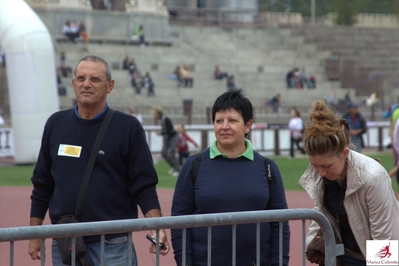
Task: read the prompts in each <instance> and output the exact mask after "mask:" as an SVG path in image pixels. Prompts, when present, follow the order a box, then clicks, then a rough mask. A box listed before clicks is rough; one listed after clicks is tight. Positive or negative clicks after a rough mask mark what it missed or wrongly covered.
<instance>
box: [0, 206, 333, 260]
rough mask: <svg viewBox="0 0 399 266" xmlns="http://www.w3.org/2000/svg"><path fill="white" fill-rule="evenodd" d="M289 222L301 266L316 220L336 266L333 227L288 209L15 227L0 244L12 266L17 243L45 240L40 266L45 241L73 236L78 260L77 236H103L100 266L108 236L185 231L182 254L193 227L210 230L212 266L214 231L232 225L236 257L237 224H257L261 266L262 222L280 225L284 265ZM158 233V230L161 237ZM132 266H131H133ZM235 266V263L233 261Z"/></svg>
mask: <svg viewBox="0 0 399 266" xmlns="http://www.w3.org/2000/svg"><path fill="white" fill-rule="evenodd" d="M288 220H302V265H303V266H305V265H306V258H305V245H306V243H305V230H306V220H314V221H315V222H317V223H318V224H319V225H320V228H321V230H322V232H323V234H324V241H325V265H326V266H333V265H334V266H335V264H336V255H340V254H339V251H338V248H339V246H337V247H336V245H335V238H334V232H333V229H332V227H331V224H330V223H329V221H328V220H327V218H326V217H325V216H324V215H323V214H322V213H321V212H318V211H316V210H313V209H287V210H266V211H248V212H231V213H215V214H203V215H187V216H173V217H172V216H167V217H160V218H141V219H131V220H116V221H104V222H90V223H73V224H59V225H42V226H25V227H12V228H2V229H0V242H10V266H13V265H14V242H15V241H18V240H29V239H42V240H43V241H42V246H41V250H42V251H41V265H42V266H44V265H45V258H46V256H45V255H46V254H45V250H46V249H45V241H44V240H45V239H46V238H58V237H72V257H73V258H74V257H75V253H76V251H75V246H74V245H75V237H76V236H81V235H84V236H89V235H101V251H102V256H101V266H104V265H105V263H104V256H103V254H104V242H105V234H114V233H123V232H134V231H144V230H159V229H176V228H177V229H179V228H180V229H183V243H182V244H183V251H185V245H186V243H185V242H186V241H185V234H186V229H187V228H193V227H208V260H207V261H208V266H210V265H211V248H210V247H211V234H210V232H211V230H210V229H211V228H212V226H219V225H233V226H232V230H233V239H232V249H233V254H235V247H236V246H235V243H236V239H235V229H236V225H238V224H251V223H252V224H254V223H255V224H256V228H257V233H256V235H257V236H256V244H257V245H256V246H257V247H256V248H257V262H256V265H260V256H259V254H260V244H259V243H260V237H261V236H260V223H264V222H279V225H280V226H279V228H280V233H279V251H280V254H279V261H280V262H279V263H280V264H279V265H282V263H283V261H282V260H283V258H282V250H283V233H282V229H283V226H282V225H283V221H288ZM158 234H159V231H157V238H158ZM128 238H129V240H130V241H129V243H132V241H131V240H132V233H129V236H128ZM128 250H129V261H130V262H131V260H132V256H131V254H132V252H131V251H132V244H130V247H129V249H128ZM185 260H186V254H185V253H183V258H182V262H183V263H182V265H185V262H186V261H185ZM72 265H75V260H74V259H72ZM130 265H131V264H130ZM156 265H157V266H159V247H157V253H156ZM233 266H236V265H235V262H234V260H233Z"/></svg>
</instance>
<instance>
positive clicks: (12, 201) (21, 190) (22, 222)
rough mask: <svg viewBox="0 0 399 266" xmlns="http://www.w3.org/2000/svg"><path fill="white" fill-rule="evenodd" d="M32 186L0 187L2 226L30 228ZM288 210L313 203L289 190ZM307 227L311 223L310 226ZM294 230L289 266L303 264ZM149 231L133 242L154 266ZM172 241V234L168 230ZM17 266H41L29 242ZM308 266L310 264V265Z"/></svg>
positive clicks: (5, 251)
mask: <svg viewBox="0 0 399 266" xmlns="http://www.w3.org/2000/svg"><path fill="white" fill-rule="evenodd" d="M31 190H32V189H31V188H30V187H0V227H1V228H4V227H16V226H27V225H29V209H30V198H29V196H30V193H31ZM172 195H173V190H171V189H159V190H158V196H159V200H160V202H161V207H162V210H163V215H164V216H168V215H170V208H171V202H172ZM286 195H287V200H288V207H289V208H312V206H313V204H312V201H311V200H310V198H309V196H308V195H307V194H306V193H305V192H293V191H289V192H287V193H286ZM48 223H49V220H48V218H46V220H45V224H48ZM307 224H308V223H307ZM290 227H291V252H290V256H291V259H290V266H300V265H302V255H301V250H302V244H301V232H302V229H301V228H302V222H301V221H292V222H290ZM146 233H147V232H136V233H134V234H133V239H134V243H135V247H136V251H137V254H138V258H139V265H140V266H152V265H155V262H153V261H155V256H152V258H151V256H150V255H149V252H148V247H149V242H148V241H147V240H146V239H145V234H146ZM168 236H169V239H170V231H168ZM46 247H47V249H46V254H47V256H46V257H47V259H46V261H47V262H46V266H47V265H48V266H51V263H50V261H51V257H50V256H51V254H50V250H49V247H50V240H47V241H46ZM160 262H161V263H160V265H161V266H173V265H176V264H175V262H174V259H173V251H170V253H169V254H168V255H166V256H165V257H161V261H160ZM0 265H2V266H6V265H9V243H0ZM14 265H15V266H29V265H34V266H35V265H40V262H39V261H32V260H31V259H30V257H29V255H28V241H18V242H15V255H14ZM306 265H307V266H309V265H311V264H310V263H309V262H307V264H306Z"/></svg>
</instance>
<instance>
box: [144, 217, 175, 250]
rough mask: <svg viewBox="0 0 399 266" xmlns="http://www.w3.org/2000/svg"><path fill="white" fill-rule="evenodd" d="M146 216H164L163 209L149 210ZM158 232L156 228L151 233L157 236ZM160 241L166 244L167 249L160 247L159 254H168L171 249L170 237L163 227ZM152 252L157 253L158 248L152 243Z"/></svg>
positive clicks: (160, 232) (160, 231)
mask: <svg viewBox="0 0 399 266" xmlns="http://www.w3.org/2000/svg"><path fill="white" fill-rule="evenodd" d="M144 217H145V218H155V217H162V213H161V210H159V209H152V210H149V211H148V212H147V213H146V214H145V215H144ZM156 233H157V232H156V231H155V230H152V231H151V235H152V236H153V237H154V238H156V237H157V234H156ZM159 243H161V244H164V245H165V247H166V249H159V254H161V255H163V256H165V255H166V254H168V252H169V250H170V245H169V242H168V237H167V236H166V233H165V230H163V229H161V230H159ZM150 252H151V253H156V252H157V249H156V246H155V244H151V246H150Z"/></svg>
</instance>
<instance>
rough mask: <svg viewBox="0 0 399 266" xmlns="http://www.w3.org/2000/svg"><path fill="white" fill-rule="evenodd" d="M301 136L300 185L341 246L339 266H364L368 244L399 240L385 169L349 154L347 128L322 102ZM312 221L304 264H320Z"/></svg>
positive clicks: (398, 212)
mask: <svg viewBox="0 0 399 266" xmlns="http://www.w3.org/2000/svg"><path fill="white" fill-rule="evenodd" d="M309 118H310V122H309V123H307V125H306V127H305V133H304V140H303V142H304V148H305V150H306V153H307V155H308V158H309V162H310V165H309V167H308V169H307V170H306V171H305V173H304V174H303V175H302V177H301V179H300V181H299V183H300V184H301V186H302V187H303V188H304V189H305V190H306V191H307V193H308V194H309V196H310V197H311V198H312V199H313V202H314V209H315V210H318V211H320V212H322V213H323V214H324V215H325V216H326V217H327V218H328V219H329V221H330V223H331V225H332V227H333V228H334V231H335V234H336V235H335V238H336V241H337V242H339V243H342V244H344V248H345V254H344V255H342V256H339V257H338V260H339V261H340V263H341V265H343V266H345V265H351V266H352V265H366V240H398V239H399V203H398V201H397V200H396V199H395V195H394V192H393V189H392V185H391V179H390V177H389V175H388V173H387V171H386V170H385V168H384V167H383V166H382V165H381V164H380V163H378V162H377V161H376V160H374V159H373V158H370V157H368V156H366V155H363V154H361V153H358V152H356V151H353V150H350V149H349V147H350V146H351V145H352V144H351V141H350V134H349V130H350V129H349V125H348V123H347V122H346V120H344V119H343V118H337V117H336V116H335V115H334V113H333V112H332V111H331V110H330V109H329V108H328V107H327V105H326V104H325V103H324V101H316V102H314V103H313V107H312V110H311V112H310V115H309ZM319 229H320V227H319V225H318V224H317V223H315V222H314V221H312V222H311V224H310V226H309V232H308V235H307V239H306V240H307V241H306V243H307V252H306V254H307V258H308V260H309V261H311V262H313V263H318V264H323V263H324V255H323V254H322V251H323V250H324V246H323V247H322V249H320V248H317V247H316V246H317V245H315V242H316V241H317V239H318V238H317V237H316V236H319V235H320V232H319Z"/></svg>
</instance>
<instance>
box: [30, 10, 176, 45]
mask: <svg viewBox="0 0 399 266" xmlns="http://www.w3.org/2000/svg"><path fill="white" fill-rule="evenodd" d="M33 9H34V11H35V12H36V13H37V14H38V15H39V17H40V18H41V19H42V20H43V22H44V24H45V25H46V26H47V28H48V30H49V31H50V34H51V35H53V36H54V35H61V29H62V25H63V24H64V23H65V21H67V20H72V19H75V20H77V21H78V22H79V21H81V20H84V21H85V23H86V29H87V31H88V33H89V36H90V37H91V38H101V39H104V40H107V39H121V40H125V39H126V40H128V39H130V37H131V36H132V34H133V33H134V30H135V28H136V27H137V26H138V25H140V24H142V25H143V26H144V34H145V36H146V39H147V40H159V41H168V40H169V31H170V30H169V17H168V15H167V14H165V13H155V12H145V11H129V12H124V11H106V10H91V9H81V8H66V7H56V6H48V7H33Z"/></svg>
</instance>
